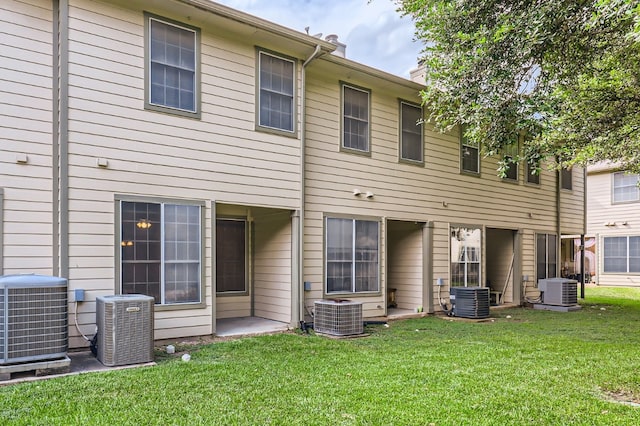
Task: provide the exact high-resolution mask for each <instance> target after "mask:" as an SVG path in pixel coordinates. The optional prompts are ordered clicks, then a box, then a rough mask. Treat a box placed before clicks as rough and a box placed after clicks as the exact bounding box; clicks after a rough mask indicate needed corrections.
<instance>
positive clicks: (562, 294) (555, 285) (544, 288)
mask: <svg viewBox="0 0 640 426" xmlns="http://www.w3.org/2000/svg"><path fill="white" fill-rule="evenodd" d="M538 290H540V292H541V293H542V303H543V304H545V305H558V306H572V305H577V304H578V281H576V280H570V279H566V278H547V279H542V280H539V281H538Z"/></svg>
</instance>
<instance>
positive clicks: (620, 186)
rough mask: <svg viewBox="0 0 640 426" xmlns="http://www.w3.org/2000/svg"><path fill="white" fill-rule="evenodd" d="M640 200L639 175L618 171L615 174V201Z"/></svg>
mask: <svg viewBox="0 0 640 426" xmlns="http://www.w3.org/2000/svg"><path fill="white" fill-rule="evenodd" d="M638 200H640V189H639V188H638V175H636V174H631V173H625V172H617V173H614V174H613V202H614V203H627V202H629V201H638Z"/></svg>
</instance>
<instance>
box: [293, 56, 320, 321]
mask: <svg viewBox="0 0 640 426" xmlns="http://www.w3.org/2000/svg"><path fill="white" fill-rule="evenodd" d="M320 55H322V52H321V48H320V45H319V44H317V45H316V48H315V50H314V51H313V53H312V54H311V56H309V57H308V58H307V59H306V60H305V61H304V62H303V63H302V82H301V85H302V87H301V90H300V92H301V96H302V104H301V108H300V109H301V111H300V117H301V119H300V223H299V226H298V228H299V229H298V233H299V234H298V241H299V250H298V253H297V254H298V289H299V291H298V293H299V295H300V297H299V300H298V308H299V320H300V321H304V315H305V312H304V304H305V301H304V299H305V295H304V285H303V283H304V271H303V270H304V265H303V262H304V247H305V246H304V217H305V215H304V211H305V202H306V197H305V172H306V171H305V163H306V159H305V156H306V150H305V146H306V139H307V138H306V133H307V131H306V127H307V126H306V122H307V118H306V115H307V85H306V84H307V82H306V80H307V79H306V76H307V71H306V70H307V66H308V65H309V64H310V63H311V61H313V60H314V59H316V58H317V57H319V56H320Z"/></svg>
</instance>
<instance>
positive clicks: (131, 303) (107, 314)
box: [96, 294, 154, 366]
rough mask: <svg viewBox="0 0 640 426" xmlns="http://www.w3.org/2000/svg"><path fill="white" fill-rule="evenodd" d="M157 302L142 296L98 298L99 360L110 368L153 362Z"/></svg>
mask: <svg viewBox="0 0 640 426" xmlns="http://www.w3.org/2000/svg"><path fill="white" fill-rule="evenodd" d="M153 303H154V299H153V297H151V296H144V295H142V294H123V295H117V296H98V297H97V298H96V325H97V326H98V336H97V342H96V343H97V358H98V361H100V362H101V363H103V364H104V365H106V366H115V365H127V364H140V363H143V362H151V361H153Z"/></svg>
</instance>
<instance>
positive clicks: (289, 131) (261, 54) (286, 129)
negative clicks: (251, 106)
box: [256, 49, 296, 136]
mask: <svg viewBox="0 0 640 426" xmlns="http://www.w3.org/2000/svg"><path fill="white" fill-rule="evenodd" d="M265 57H269V58H271V59H276V60H278V61H283V62H288V63H291V76H290V77H291V87H290V89H291V94H289V93H286V91H284V90H282V91H277V90H275V89H274V88H273V87H270V88H266V87H263V84H262V68H263V62H262V60H263V58H265ZM256 65H257V68H258V70H257V72H256V79H257V81H256V88H257V89H256V90H257V99H258V101H257V102H256V115H257V124H256V129H258V130H267V131H275V132H282V133H284V134H286V135H289V136H291V135H293V134H294V133H295V131H296V104H295V99H296V61H295V60H293V59H291V58H288V57H285V56H282V55H277V54H274V53H271V52H268V51H265V50H262V49H258V50H257V64H256ZM266 92H269V93H272V94H275V95H278V96H281V97H283V98H289V106H290V108H291V118H290V122H289V123H288V124H289V126H282V127H278V126H274V125H272V124H273V123H263V119H264V120H266V118H265V117H263V114H262V102H263V100H264V97H263V93H266ZM277 111H279V110H277ZM279 113H280V114H282V111H279Z"/></svg>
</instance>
